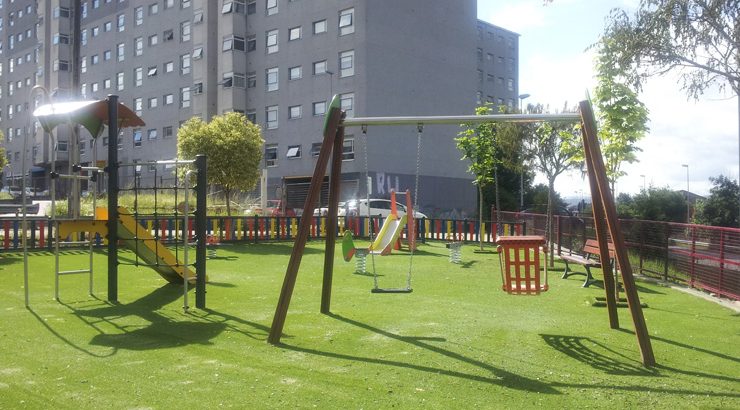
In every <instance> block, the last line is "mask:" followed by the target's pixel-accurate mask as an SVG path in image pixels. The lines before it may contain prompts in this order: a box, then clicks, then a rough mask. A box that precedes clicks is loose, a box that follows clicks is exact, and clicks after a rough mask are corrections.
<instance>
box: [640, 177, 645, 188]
mask: <svg viewBox="0 0 740 410" xmlns="http://www.w3.org/2000/svg"><path fill="white" fill-rule="evenodd" d="M640 176H641V177H642V190H643V191H644V190H645V174H642V175H640Z"/></svg>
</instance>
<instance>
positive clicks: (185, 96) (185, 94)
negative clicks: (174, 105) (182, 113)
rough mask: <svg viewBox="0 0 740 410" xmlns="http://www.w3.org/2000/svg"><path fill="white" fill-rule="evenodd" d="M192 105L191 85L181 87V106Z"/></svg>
mask: <svg viewBox="0 0 740 410" xmlns="http://www.w3.org/2000/svg"><path fill="white" fill-rule="evenodd" d="M188 107H190V87H182V88H181V89H180V108H188Z"/></svg>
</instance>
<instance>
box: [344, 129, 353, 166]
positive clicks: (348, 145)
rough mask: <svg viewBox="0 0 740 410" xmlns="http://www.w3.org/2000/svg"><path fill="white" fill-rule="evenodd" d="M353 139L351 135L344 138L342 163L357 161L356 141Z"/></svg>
mask: <svg viewBox="0 0 740 410" xmlns="http://www.w3.org/2000/svg"><path fill="white" fill-rule="evenodd" d="M351 137H352V136H351V135H347V136H346V137H345V138H344V144H343V146H342V161H352V160H353V159H355V139H354V138H351Z"/></svg>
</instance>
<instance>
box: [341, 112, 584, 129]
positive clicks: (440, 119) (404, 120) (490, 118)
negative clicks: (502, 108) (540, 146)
mask: <svg viewBox="0 0 740 410" xmlns="http://www.w3.org/2000/svg"><path fill="white" fill-rule="evenodd" d="M544 121H549V122H553V121H564V122H578V121H580V117H579V114H578V113H562V114H490V115H433V116H410V117H354V118H346V119H344V122H343V123H342V125H343V126H344V127H360V126H363V125H368V126H370V125H418V124H425V125H429V124H452V125H459V124H463V123H467V124H480V123H486V122H515V123H528V122H544Z"/></svg>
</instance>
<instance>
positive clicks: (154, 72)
mask: <svg viewBox="0 0 740 410" xmlns="http://www.w3.org/2000/svg"><path fill="white" fill-rule="evenodd" d="M146 75H147V77H154V76H155V75H157V66H152V67H149V69H148V70H147V71H146Z"/></svg>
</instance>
